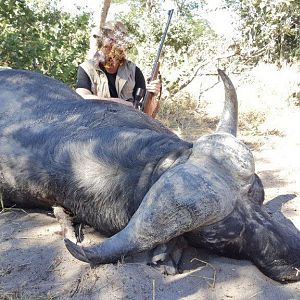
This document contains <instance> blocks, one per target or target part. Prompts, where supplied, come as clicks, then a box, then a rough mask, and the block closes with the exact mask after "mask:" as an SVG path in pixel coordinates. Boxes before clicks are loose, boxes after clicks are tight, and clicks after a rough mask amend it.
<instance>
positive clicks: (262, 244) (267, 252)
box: [187, 201, 300, 283]
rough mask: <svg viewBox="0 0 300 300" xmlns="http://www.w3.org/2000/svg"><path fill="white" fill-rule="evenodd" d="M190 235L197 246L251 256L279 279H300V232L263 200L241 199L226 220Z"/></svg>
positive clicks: (241, 256) (228, 254)
mask: <svg viewBox="0 0 300 300" xmlns="http://www.w3.org/2000/svg"><path fill="white" fill-rule="evenodd" d="M187 238H188V241H189V242H190V243H191V244H193V245H194V246H196V247H204V248H207V249H209V250H211V251H213V252H215V253H217V254H221V255H223V256H226V257H230V258H236V259H247V260H250V261H252V262H253V263H254V264H255V265H256V266H257V267H258V269H260V271H261V272H262V273H264V274H265V275H266V276H268V277H270V278H272V279H273V280H275V281H278V282H281V283H288V282H295V281H300V238H299V233H298V234H297V233H295V232H294V231H293V230H291V229H290V228H289V227H287V226H285V225H283V224H281V223H279V222H277V221H275V220H273V219H272V217H271V216H270V215H269V214H268V213H267V212H266V210H265V208H264V207H263V206H260V205H259V204H255V203H252V202H249V201H245V202H244V203H242V202H241V201H239V202H238V203H237V206H236V208H235V209H234V211H233V212H232V213H231V214H230V215H229V216H227V217H226V218H225V219H224V220H222V221H220V222H218V223H215V224H212V225H209V226H206V227H205V228H201V229H200V230H196V231H193V232H191V233H189V234H187Z"/></svg>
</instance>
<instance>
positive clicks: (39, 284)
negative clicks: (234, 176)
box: [0, 113, 300, 300]
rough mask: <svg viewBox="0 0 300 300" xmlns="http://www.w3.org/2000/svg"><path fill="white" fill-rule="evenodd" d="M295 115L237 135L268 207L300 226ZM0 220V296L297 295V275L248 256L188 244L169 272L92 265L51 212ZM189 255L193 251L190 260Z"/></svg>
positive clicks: (299, 142)
mask: <svg viewBox="0 0 300 300" xmlns="http://www.w3.org/2000/svg"><path fill="white" fill-rule="evenodd" d="M299 119H300V115H299V113H298V114H297V115H293V118H292V119H289V122H287V124H285V131H284V134H283V136H263V137H248V138H243V137H242V138H243V139H244V140H245V142H247V143H248V144H249V145H250V147H251V148H252V149H253V150H254V152H253V153H254V155H255V158H256V170H257V173H258V174H259V175H260V176H261V178H262V180H263V183H264V185H265V190H266V200H267V204H266V205H267V206H268V210H269V212H270V213H272V214H273V216H274V217H275V218H278V219H280V220H281V221H282V222H288V221H287V220H286V219H285V217H288V218H289V219H290V220H291V221H292V222H293V224H294V225H295V226H296V227H297V228H298V229H299V230H300V201H299V200H300V186H299V184H300V160H299V153H300V134H299V133H297V132H296V131H297V130H298V129H297V127H294V126H293V122H295V124H299ZM298 127H299V126H298ZM258 144H259V146H258ZM284 216H285V217H284ZM293 224H292V223H291V224H290V226H293ZM0 228H1V231H0V299H1V300H3V299H110V300H112V299H141V300H145V299H189V300H191V299H205V300H210V299H229V300H230V299H245V300H246V299H272V300H277V299H280V300H285V299H300V282H298V283H293V284H286V285H282V284H279V283H277V282H275V281H272V280H271V279H269V278H267V277H266V276H264V275H263V274H262V273H261V272H260V271H259V270H258V269H257V268H256V267H255V266H254V265H252V264H251V263H250V262H248V261H238V260H233V259H227V258H224V257H218V256H215V255H211V254H209V253H207V252H205V251H203V250H196V249H193V248H188V249H187V251H186V253H185V259H184V264H183V270H184V272H183V273H182V274H179V275H175V276H166V275H162V274H161V273H160V272H159V271H157V270H155V269H154V268H152V267H150V266H147V265H144V264H141V263H125V264H124V263H119V264H108V265H103V266H100V267H98V268H95V269H91V268H90V267H89V265H87V264H85V263H82V262H79V261H77V260H75V259H74V258H72V256H71V255H70V254H69V253H68V251H67V250H66V248H65V247H64V244H63V242H62V240H61V236H59V235H58V234H57V233H56V232H57V231H59V225H58V223H57V222H56V220H55V219H54V218H53V216H52V215H51V214H50V213H41V212H38V211H30V212H29V211H26V212H25V211H21V210H16V211H7V212H2V213H1V214H0ZM295 230H296V229H295ZM298 234H299V232H298ZM299 235H300V234H299ZM98 240H101V237H99V236H97V235H96V234H95V233H93V232H92V231H91V230H87V231H86V238H85V242H86V243H90V242H92V243H93V242H95V241H98ZM299 255H300V249H299ZM192 258H196V259H195V260H194V261H193V262H192V263H190V260H191V259H192ZM200 260H201V261H205V262H206V263H202V262H201V261H200Z"/></svg>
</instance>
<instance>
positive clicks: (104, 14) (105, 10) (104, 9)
mask: <svg viewBox="0 0 300 300" xmlns="http://www.w3.org/2000/svg"><path fill="white" fill-rule="evenodd" d="M110 4H111V0H103V1H102V8H101V13H100V23H99V27H100V28H101V27H102V26H103V25H104V24H105V21H106V18H107V14H108V10H109V7H110Z"/></svg>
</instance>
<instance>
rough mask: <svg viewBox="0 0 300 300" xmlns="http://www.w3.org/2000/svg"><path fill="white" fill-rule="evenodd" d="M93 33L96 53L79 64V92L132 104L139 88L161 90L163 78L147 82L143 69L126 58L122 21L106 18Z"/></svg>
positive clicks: (124, 32) (90, 96) (83, 94)
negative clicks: (98, 29)
mask: <svg viewBox="0 0 300 300" xmlns="http://www.w3.org/2000/svg"><path fill="white" fill-rule="evenodd" d="M93 37H94V38H95V39H96V42H97V43H96V45H97V49H96V53H95V54H94V55H93V58H92V59H88V60H86V61H85V62H83V63H82V64H81V65H80V66H79V68H78V73H77V84H76V92H77V93H78V94H79V95H81V96H82V97H83V98H85V99H101V100H110V101H114V102H118V103H122V104H125V105H128V106H133V102H134V99H135V96H136V92H137V90H138V88H141V89H143V90H145V89H146V90H147V91H149V92H151V93H154V95H157V94H159V93H160V90H161V84H160V81H159V80H153V81H151V82H149V83H147V84H146V83H145V78H144V76H143V73H142V72H141V70H140V69H139V68H138V67H137V66H136V65H135V64H134V63H133V62H131V61H129V60H127V59H126V57H125V50H126V44H127V41H126V38H127V34H126V28H125V26H124V25H123V24H122V23H121V22H119V21H115V22H112V21H110V22H107V23H106V24H105V25H104V27H103V28H101V30H100V31H99V32H98V33H96V34H94V35H93Z"/></svg>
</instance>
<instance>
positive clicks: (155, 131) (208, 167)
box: [0, 70, 300, 282]
mask: <svg viewBox="0 0 300 300" xmlns="http://www.w3.org/2000/svg"><path fill="white" fill-rule="evenodd" d="M219 75H220V76H221V78H222V80H223V82H224V86H225V105H224V111H223V114H222V117H221V119H220V122H219V124H218V127H217V130H216V132H215V133H214V134H210V135H206V136H203V137H201V138H199V139H198V140H196V141H195V142H194V143H189V142H186V141H183V140H181V139H180V138H179V137H177V136H176V135H175V134H173V133H172V132H171V131H170V130H168V129H167V128H165V127H164V126H163V125H162V124H161V123H160V122H158V121H156V120H153V119H151V118H150V117H148V116H147V115H145V114H143V113H142V112H140V111H138V110H135V109H134V108H128V107H125V106H123V105H120V104H116V103H113V102H110V101H96V100H91V101H88V100H83V99H82V98H81V97H80V96H79V95H77V94H76V93H75V92H73V91H72V90H71V89H70V88H68V87H67V86H66V85H64V84H63V83H61V82H59V81H57V80H54V79H51V78H49V77H47V76H43V75H41V74H38V73H34V72H30V71H20V70H2V71H0V91H1V95H0V189H1V192H2V195H3V199H4V203H6V205H9V204H11V203H15V204H17V205H20V206H31V207H52V206H55V205H56V206H61V207H63V208H65V209H67V210H68V211H70V212H72V214H73V215H74V216H76V218H77V219H78V220H80V222H82V223H85V224H88V225H90V226H92V227H94V228H95V229H96V230H98V231H99V232H101V233H104V234H106V235H107V236H110V237H109V238H107V239H106V240H105V241H104V242H103V243H101V244H99V245H95V246H90V247H81V246H79V245H76V244H74V243H73V242H71V241H70V240H68V239H66V240H65V243H66V246H67V248H68V250H69V251H70V252H71V253H72V255H74V256H75V257H76V258H78V259H80V260H82V261H85V262H88V263H91V264H94V265H95V264H105V263H111V262H115V261H117V260H118V259H120V257H121V256H123V255H130V254H134V253H138V252H141V251H144V250H150V249H153V248H155V247H156V246H158V245H161V244H166V243H168V242H171V241H172V240H174V238H177V237H181V236H184V237H185V238H186V239H187V240H188V242H189V243H190V244H191V245H193V246H196V247H205V248H208V249H211V250H213V251H215V252H217V253H221V254H222V255H226V256H230V257H235V258H246V259H249V260H251V261H252V262H253V263H254V264H255V265H256V266H257V267H258V268H259V269H260V270H261V271H262V272H263V273H264V274H266V275H267V276H269V277H271V278H273V279H274V280H277V281H280V282H284V281H297V280H300V271H299V269H300V254H299V253H300V251H299V249H300V239H299V236H297V235H296V234H294V233H293V232H292V231H291V230H289V228H287V227H285V226H284V225H282V224H279V223H278V222H276V221H274V220H272V218H270V216H269V214H268V213H267V212H266V211H265V209H264V207H263V206H262V202H263V200H264V189H263V186H262V183H261V181H260V179H259V177H258V176H257V175H256V174H255V170H254V160H253V156H252V154H251V152H250V150H249V149H248V147H247V146H246V145H244V144H243V143H242V142H241V141H239V140H238V139H237V138H236V131H237V97H236V92H235V89H234V86H233V85H232V83H231V81H230V79H229V78H228V77H227V76H226V75H225V73H224V72H223V71H220V70H219Z"/></svg>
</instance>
